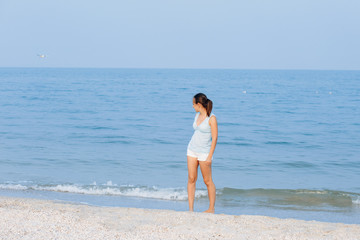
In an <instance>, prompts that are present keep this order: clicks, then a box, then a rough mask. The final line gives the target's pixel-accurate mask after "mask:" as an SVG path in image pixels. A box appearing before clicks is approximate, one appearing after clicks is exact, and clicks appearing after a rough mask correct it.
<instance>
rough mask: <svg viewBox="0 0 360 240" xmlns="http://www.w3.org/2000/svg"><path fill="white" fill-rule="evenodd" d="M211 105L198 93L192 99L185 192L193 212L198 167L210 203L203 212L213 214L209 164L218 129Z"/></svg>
mask: <svg viewBox="0 0 360 240" xmlns="http://www.w3.org/2000/svg"><path fill="white" fill-rule="evenodd" d="M212 105H213V104H212V101H211V100H210V99H208V98H207V97H206V95H205V94H203V93H198V94H196V95H195V96H194V98H193V108H194V109H195V111H196V115H195V120H194V123H193V128H194V130H195V132H194V135H193V136H192V138H191V140H190V142H189V145H188V148H187V162H188V172H189V176H188V185H187V190H188V199H189V210H190V211H194V198H195V188H196V180H197V175H198V166H199V165H200V170H201V174H202V176H203V178H204V183H205V185H206V187H207V189H208V195H209V201H210V204H209V209H208V210H206V211H205V212H209V213H214V212H215V195H216V189H215V184H214V183H213V180H212V176H211V162H212V159H213V154H214V151H215V147H216V142H217V137H218V127H217V121H216V117H215V115H214V114H212V113H211V110H212Z"/></svg>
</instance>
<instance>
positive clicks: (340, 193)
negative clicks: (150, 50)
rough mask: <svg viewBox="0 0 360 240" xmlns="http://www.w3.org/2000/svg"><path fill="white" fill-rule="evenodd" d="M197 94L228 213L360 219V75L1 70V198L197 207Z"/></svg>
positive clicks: (201, 200) (202, 192)
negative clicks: (211, 121)
mask: <svg viewBox="0 0 360 240" xmlns="http://www.w3.org/2000/svg"><path fill="white" fill-rule="evenodd" d="M198 92H204V93H206V94H207V95H208V97H209V98H210V99H211V100H213V102H214V109H213V113H214V114H215V115H216V116H217V119H218V124H219V140H218V145H217V148H216V151H215V155H214V162H213V177H214V182H215V184H216V187H217V202H216V211H217V212H218V213H229V214H261V215H269V216H276V217H284V218H287V217H292V218H300V219H307V220H309V219H314V220H322V221H333V222H338V221H340V222H347V223H358V224H359V223H360V217H359V216H360V215H359V214H360V117H359V116H360V71H265V70H263V71H260V70H248V71H246V70H186V69H180V70H168V69H30V68H29V69H26V68H0V116H1V117H0V194H1V195H9V196H21V197H36V198H46V199H60V200H66V201H74V202H85V203H88V204H94V205H101V206H124V207H143V208H167V209H175V210H187V193H186V183H187V165H186V147H187V144H188V142H189V140H190V138H191V136H192V134H193V129H192V122H193V119H194V116H195V112H194V110H193V108H192V97H193V95H194V94H196V93H198ZM199 174H200V172H199ZM197 187H198V191H197V193H196V196H197V200H196V203H195V208H196V210H197V211H203V210H206V209H207V204H208V199H207V191H206V187H205V185H204V184H203V183H202V177H201V175H199V179H198V184H197Z"/></svg>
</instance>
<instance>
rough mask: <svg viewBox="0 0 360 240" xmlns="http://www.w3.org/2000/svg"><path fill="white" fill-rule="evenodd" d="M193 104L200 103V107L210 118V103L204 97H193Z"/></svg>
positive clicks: (199, 95)
mask: <svg viewBox="0 0 360 240" xmlns="http://www.w3.org/2000/svg"><path fill="white" fill-rule="evenodd" d="M194 99H195V103H201V105H202V106H203V107H204V108H205V109H206V114H207V115H208V116H210V114H211V110H212V106H213V104H212V101H211V100H210V99H208V98H207V97H206V95H205V94H203V93H198V94H196V95H195V96H194Z"/></svg>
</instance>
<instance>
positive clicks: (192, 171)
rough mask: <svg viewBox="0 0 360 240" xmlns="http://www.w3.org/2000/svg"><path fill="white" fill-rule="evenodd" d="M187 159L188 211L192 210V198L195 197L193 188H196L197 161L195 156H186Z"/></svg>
mask: <svg viewBox="0 0 360 240" xmlns="http://www.w3.org/2000/svg"><path fill="white" fill-rule="evenodd" d="M187 161H188V173H189V175H188V184H187V190H188V199H189V211H191V212H192V211H194V199H195V188H196V180H197V171H198V166H199V162H198V160H197V158H194V157H189V156H188V157H187Z"/></svg>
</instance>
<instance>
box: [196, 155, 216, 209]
mask: <svg viewBox="0 0 360 240" xmlns="http://www.w3.org/2000/svg"><path fill="white" fill-rule="evenodd" d="M200 169H201V174H202V176H203V178H204V183H205V185H206V187H207V189H208V195H209V202H210V204H209V209H208V210H206V211H205V212H209V213H214V212H215V198H216V188H215V184H214V182H213V180H212V176H211V164H209V163H208V162H202V161H200Z"/></svg>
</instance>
